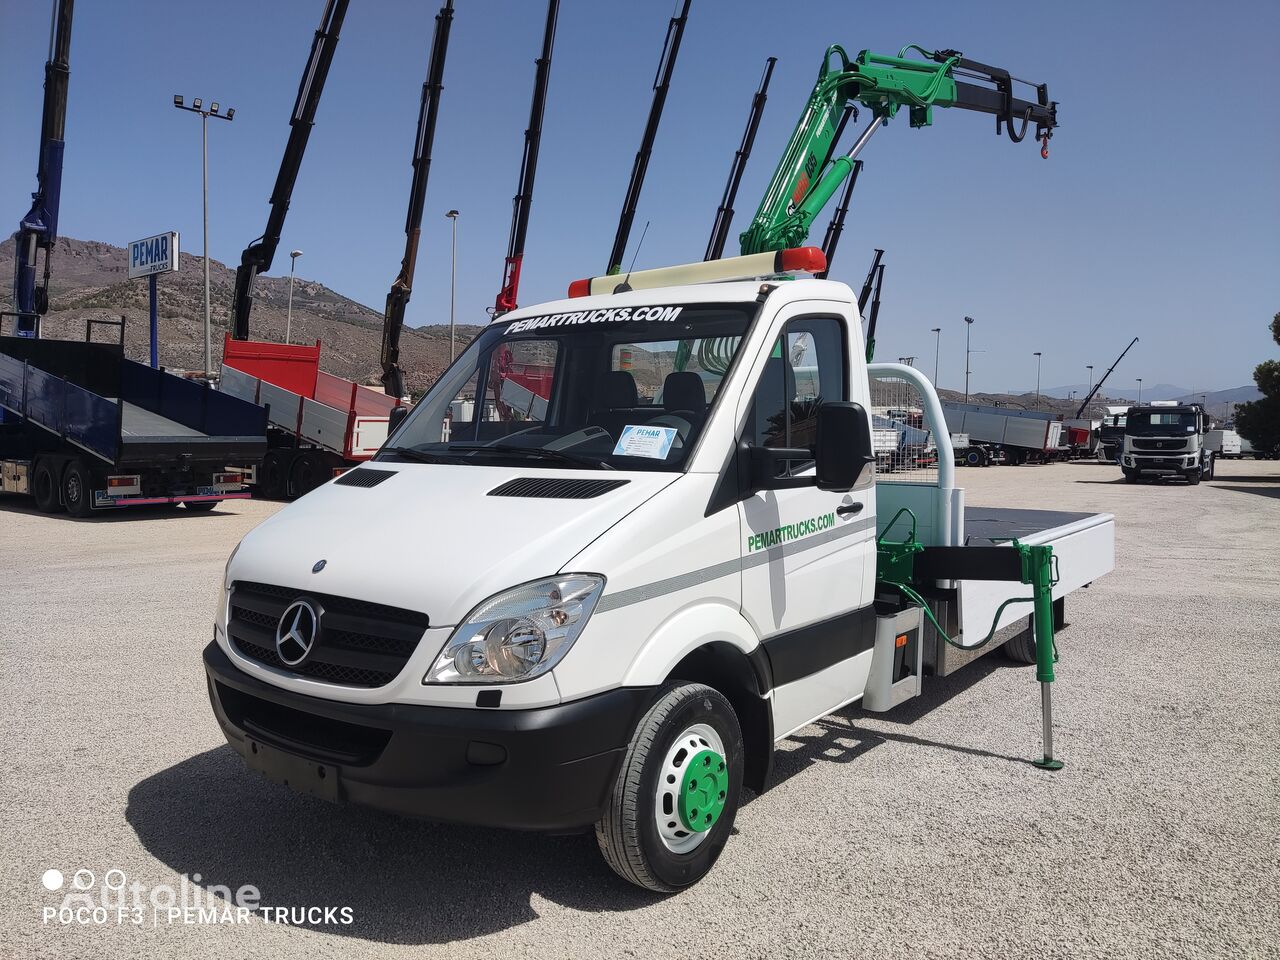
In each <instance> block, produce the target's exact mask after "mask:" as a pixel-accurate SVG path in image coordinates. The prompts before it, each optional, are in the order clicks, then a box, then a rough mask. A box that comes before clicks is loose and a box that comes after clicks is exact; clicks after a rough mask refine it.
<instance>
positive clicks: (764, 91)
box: [702, 57, 778, 260]
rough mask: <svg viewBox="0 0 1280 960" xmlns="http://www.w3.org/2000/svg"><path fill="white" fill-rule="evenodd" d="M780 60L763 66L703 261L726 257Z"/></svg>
mask: <svg viewBox="0 0 1280 960" xmlns="http://www.w3.org/2000/svg"><path fill="white" fill-rule="evenodd" d="M777 62H778V58H777V57H770V58H769V59H768V60H766V61H765V63H764V76H762V77H761V78H760V86H758V87H757V88H756V92H755V96H753V97H752V98H751V112H750V113H749V114H747V128H746V130H744V131H743V132H742V144H741V145H740V146H739V147H738V150H737V152H736V153H734V155H733V164H732V165H731V166H730V167H729V180H728V182H727V183H726V184H725V185H724V195H723V196H722V197H721V198H720V206H719V207H718V208H717V209H716V219H715V223H713V224H712V225H711V239H710V240H709V241H707V252H706V255H705V256H703V258H702V259H703V260H719V259H720V258H721V257H722V256H723V255H724V245H725V241H726V240H728V239H729V227H730V226H732V224H733V204H734V201H735V200H736V199H737V197H738V186H739V185H740V184H741V183H742V172H743V171H744V170H745V169H746V168H747V158H748V157H750V156H751V148H752V147H753V146H754V145H755V142H756V133H757V132H758V131H759V129H760V118H761V117H762V116H763V115H764V105H765V102H766V101H767V100H768V99H769V81H770V80H771V79H772V78H773V68H774V66H775V65H776V64H777Z"/></svg>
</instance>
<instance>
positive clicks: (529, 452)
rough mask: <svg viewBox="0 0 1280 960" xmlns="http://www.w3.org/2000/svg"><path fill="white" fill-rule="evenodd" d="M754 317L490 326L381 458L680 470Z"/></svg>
mask: <svg viewBox="0 0 1280 960" xmlns="http://www.w3.org/2000/svg"><path fill="white" fill-rule="evenodd" d="M756 309H757V306H756V304H754V303H751V304H727V305H726V304H720V305H707V304H698V305H694V306H683V305H682V306H654V307H620V308H613V309H608V310H592V311H584V312H581V313H567V314H555V315H552V316H546V317H529V318H525V319H522V320H516V321H512V322H508V323H502V322H498V323H495V324H493V325H491V326H490V327H488V328H487V329H486V330H485V331H484V332H483V333H481V334H480V336H478V337H477V338H476V339H475V340H474V341H472V343H471V345H470V346H468V347H467V349H466V350H465V351H464V352H463V354H462V356H461V357H459V358H458V361H457V363H455V364H454V365H453V366H452V367H450V368H449V370H447V371H446V372H445V374H444V376H443V377H441V379H440V380H439V381H437V382H436V384H435V385H434V386H433V387H432V388H431V389H430V390H429V391H428V392H427V394H426V396H425V397H423V398H422V400H421V401H420V402H419V403H418V404H417V406H416V407H415V408H414V410H413V413H412V414H410V415H409V417H408V418H407V419H406V420H405V422H404V425H403V426H402V427H401V428H400V429H399V430H398V431H397V432H396V433H395V435H394V436H393V437H392V438H391V439H390V440H389V441H388V442H387V445H386V446H385V447H383V449H382V452H381V453H380V454H379V455H378V459H396V460H423V461H428V462H444V463H474V464H488V465H492V464H494V463H513V462H518V463H520V464H521V465H527V466H529V467H559V468H564V467H566V466H569V467H585V468H587V469H602V470H608V469H616V470H667V471H671V470H679V469H681V468H682V467H683V464H684V462H685V459H686V458H687V457H688V455H689V453H690V451H691V450H692V449H693V446H694V444H695V443H696V442H697V439H698V436H699V434H700V433H701V431H702V428H703V426H704V425H705V423H706V421H707V417H708V415H709V413H710V411H711V407H712V404H714V402H715V399H716V397H717V395H718V394H719V391H720V385H721V383H722V382H723V381H724V378H725V376H726V375H727V374H728V372H729V369H730V366H731V365H732V363H733V361H734V359H735V358H736V356H737V353H738V348H739V347H740V346H741V344H742V340H743V337H744V336H745V335H746V332H747V327H748V326H749V325H750V323H751V320H752V318H753V317H754V315H755V311H756Z"/></svg>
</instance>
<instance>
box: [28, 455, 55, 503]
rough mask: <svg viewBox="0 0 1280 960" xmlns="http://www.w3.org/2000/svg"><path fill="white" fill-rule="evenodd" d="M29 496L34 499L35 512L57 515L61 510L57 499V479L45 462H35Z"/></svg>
mask: <svg viewBox="0 0 1280 960" xmlns="http://www.w3.org/2000/svg"><path fill="white" fill-rule="evenodd" d="M31 495H32V496H33V497H35V501H36V509H37V510H40V511H42V512H44V513H57V512H58V511H59V510H61V509H62V503H61V501H60V500H59V499H58V478H57V477H56V476H54V473H53V468H52V467H50V466H49V463H48V461H46V460H37V461H36V465H35V469H34V470H32V472H31Z"/></svg>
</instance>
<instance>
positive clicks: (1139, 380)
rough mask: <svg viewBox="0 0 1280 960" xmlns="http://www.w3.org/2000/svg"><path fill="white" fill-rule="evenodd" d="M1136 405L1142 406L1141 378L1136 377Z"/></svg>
mask: <svg viewBox="0 0 1280 960" xmlns="http://www.w3.org/2000/svg"><path fill="white" fill-rule="evenodd" d="M1138 406H1142V378H1141V377H1139V378H1138Z"/></svg>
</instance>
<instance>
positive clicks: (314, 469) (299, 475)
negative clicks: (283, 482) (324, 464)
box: [289, 453, 324, 497]
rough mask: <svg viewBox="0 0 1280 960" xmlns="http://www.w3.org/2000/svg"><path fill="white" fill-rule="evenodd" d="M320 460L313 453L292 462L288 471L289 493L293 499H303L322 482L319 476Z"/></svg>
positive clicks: (322, 479) (321, 477) (320, 472)
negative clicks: (291, 466)
mask: <svg viewBox="0 0 1280 960" xmlns="http://www.w3.org/2000/svg"><path fill="white" fill-rule="evenodd" d="M321 474H322V470H321V464H320V458H319V457H317V456H316V455H315V454H313V453H304V454H301V455H299V456H298V457H297V458H296V459H295V460H294V461H293V468H292V469H291V470H290V471H289V480H290V484H289V486H290V488H291V492H292V493H293V495H294V496H295V497H304V496H306V495H307V494H308V493H310V492H311V491H312V490H314V489H315V488H316V487H318V486H320V484H321V483H323V482H324V478H323V476H322V475H321Z"/></svg>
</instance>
